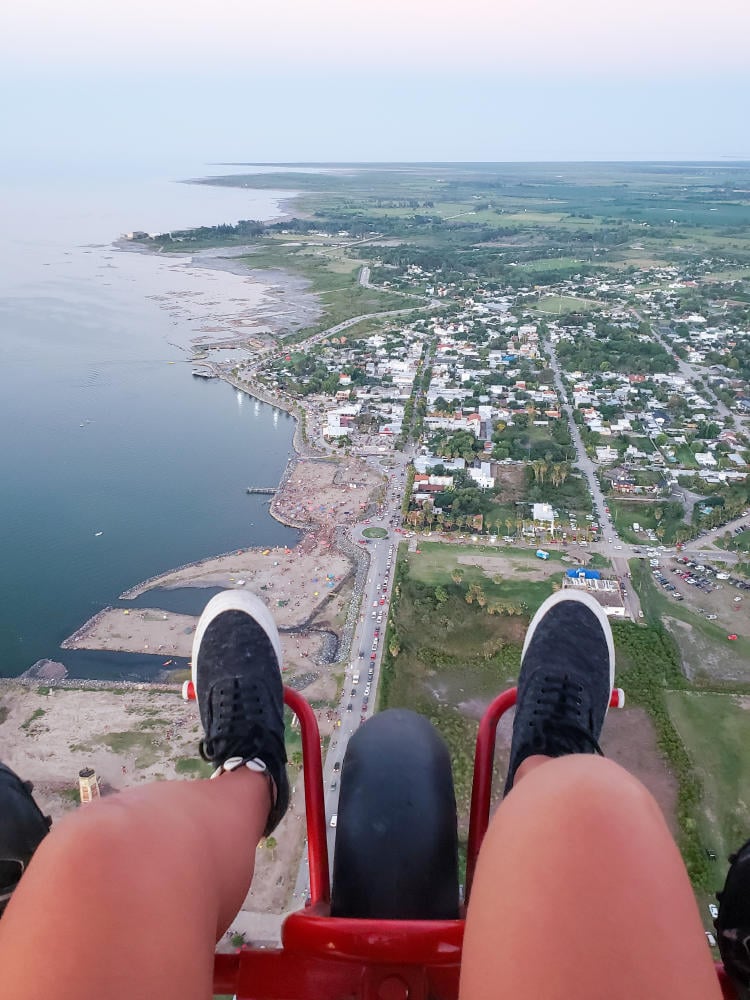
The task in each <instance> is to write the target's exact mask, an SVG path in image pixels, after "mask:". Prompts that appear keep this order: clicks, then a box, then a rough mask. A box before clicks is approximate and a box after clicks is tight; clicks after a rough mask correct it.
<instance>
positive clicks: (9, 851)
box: [0, 764, 52, 916]
mask: <svg viewBox="0 0 750 1000" xmlns="http://www.w3.org/2000/svg"><path fill="white" fill-rule="evenodd" d="M33 787H34V786H33V785H32V784H31V782H30V781H21V779H20V778H19V777H18V775H17V774H16V773H15V772H14V771H11V769H10V768H9V767H7V766H6V765H5V764H0V916H1V915H2V913H3V911H4V910H5V907H6V906H7V905H8V902H9V900H10V897H11V896H12V895H13V892H14V890H15V888H16V886H17V885H18V883H19V882H20V881H21V876H22V875H23V873H24V872H25V871H26V869H27V867H28V864H29V862H30V861H31V858H32V857H33V855H34V851H36V849H37V847H39V845H40V844H41V842H42V841H43V840H44V838H45V837H46V836H47V833H48V832H49V828H50V826H51V825H52V820H51V819H50V817H49V816H45V815H44V814H43V813H42V810H41V809H40V808H39V806H38V805H37V804H36V802H35V801H34V797H33V795H32V794H31V792H32V789H33Z"/></svg>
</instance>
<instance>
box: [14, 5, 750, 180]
mask: <svg viewBox="0 0 750 1000" xmlns="http://www.w3.org/2000/svg"><path fill="white" fill-rule="evenodd" d="M2 8H3V9H2V13H0V87H1V88H2V94H3V98H2V101H1V102H0V135H2V137H3V139H2V144H3V147H4V149H5V156H6V158H8V159H10V160H11V161H13V162H17V163H36V164H40V163H47V164H48V165H54V164H59V165H60V168H61V169H62V168H63V166H65V165H74V164H76V163H77V162H80V161H83V160H92V159H93V160H101V161H103V162H107V161H111V162H120V163H122V164H124V165H127V164H128V163H131V162H132V163H135V162H136V161H138V162H143V161H144V159H147V160H149V161H151V162H153V163H154V164H155V165H156V164H165V165H166V164H176V163H178V162H179V161H180V160H185V161H186V162H187V161H188V160H189V161H190V162H196V161H213V162H222V161H246V162H257V161H264V162H273V161H341V160H345V161H400V160H412V161H413V160H417V161H419V160H433V161H434V160H453V161H457V160H465V161H467V160H468V161H477V160H486V161H493V160H592V159H593V160H634V159H635V160H639V159H680V160H690V159H727V158H728V159H750V135H748V132H747V128H746V122H747V107H748V98H750V58H748V55H747V39H748V38H750V4H748V3H746V2H745V0H714V2H712V4H711V5H710V7H709V6H707V5H705V4H697V3H695V2H693V3H687V4H686V3H685V2H684V0H679V2H677V0H611V2H608V3H603V2H601V0H567V2H566V3H560V2H559V0H523V2H521V0H515V2H514V3H510V2H509V0H461V2H460V3H457V2H452V3H449V2H447V0H378V3H377V4H363V3H356V2H355V0H212V2H211V3H210V4H190V3H186V2H185V0H179V2H178V0H150V2H146V0H129V2H128V3H125V2H124V0H98V2H96V3H95V2H93V0H67V2H66V3H65V4H60V3H59V2H54V3H53V2H52V0H7V2H6V3H5V4H3V5H2Z"/></svg>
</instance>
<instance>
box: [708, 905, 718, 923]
mask: <svg viewBox="0 0 750 1000" xmlns="http://www.w3.org/2000/svg"><path fill="white" fill-rule="evenodd" d="M708 912H709V913H710V914H711V916H712V917H713V918H714V920H716V918H717V917H718V915H719V907H718V906H717V905H716V903H709V904H708Z"/></svg>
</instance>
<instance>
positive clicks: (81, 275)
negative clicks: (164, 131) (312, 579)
mask: <svg viewBox="0 0 750 1000" xmlns="http://www.w3.org/2000/svg"><path fill="white" fill-rule="evenodd" d="M2 170H3V173H1V174H0V197H2V204H3V229H2V233H1V234H0V378H2V393H1V394H0V400H1V402H0V417H1V419H0V566H1V567H2V573H1V574H0V581H1V582H0V676H14V675H17V674H18V673H20V672H21V671H23V670H25V669H26V668H28V667H29V666H30V665H31V664H32V663H34V662H35V661H36V660H38V659H40V658H42V657H49V658H51V659H57V660H61V661H62V662H64V663H65V662H66V653H65V652H64V651H62V650H60V649H59V643H60V642H61V641H62V639H64V638H65V637H66V636H67V635H69V634H70V633H71V632H73V631H75V629H76V628H78V627H79V626H80V625H81V624H82V623H83V622H84V621H85V620H86V619H87V618H88V617H89V616H90V615H92V614H94V613H95V612H96V611H98V610H99V609H100V608H102V607H104V606H105V605H107V604H110V603H113V602H115V601H116V600H117V597H118V595H119V594H120V593H121V592H122V591H123V590H124V589H126V588H128V587H130V586H132V585H134V584H135V583H137V582H138V581H140V580H142V579H144V578H147V577H150V576H152V575H154V574H157V573H160V572H163V571H165V570H167V569H169V568H171V567H174V566H178V565H181V564H183V563H185V562H190V561H192V560H195V559H201V558H204V557H207V556H210V555H215V554H218V553H220V552H225V551H229V550H231V549H235V548H240V547H246V546H249V545H259V544H268V545H273V544H294V542H295V541H296V540H297V534H296V532H294V531H291V530H290V529H287V528H285V527H283V526H281V525H280V524H278V523H277V522H276V521H274V520H273V519H272V518H271V517H270V515H269V513H268V504H267V497H262V496H248V495H247V494H246V493H245V489H246V487H247V486H250V485H260V486H266V485H273V484H275V483H277V482H278V480H279V478H280V476H281V474H282V472H283V470H284V467H285V465H286V462H287V459H288V456H289V455H290V453H291V448H292V443H291V442H292V434H293V429H294V428H293V421H292V419H291V418H290V417H289V416H287V415H286V414H284V413H282V412H281V411H278V410H276V409H274V408H272V407H270V406H267V405H265V404H261V403H259V402H257V401H255V400H253V399H251V398H249V397H247V396H244V395H242V394H241V393H238V392H236V391H235V390H234V389H232V388H231V387H230V386H228V385H226V384H224V383H221V382H218V381H211V382H205V381H201V380H199V379H196V378H194V377H193V376H192V375H191V370H192V366H191V365H190V364H188V363H186V353H185V352H186V348H187V346H188V345H189V343H190V341H191V339H192V338H194V337H196V336H199V335H201V333H204V332H205V331H206V329H207V328H210V329H216V330H218V331H220V330H221V329H223V328H224V327H226V324H227V323H230V324H231V319H232V316H234V315H236V314H237V313H238V312H244V314H245V315H246V316H247V315H251V314H252V309H253V307H254V305H257V304H259V303H260V302H261V301H262V298H263V287H262V286H260V285H258V284H257V283H254V282H252V281H251V280H249V279H247V278H244V277H242V276H238V275H235V274H229V273H223V272H221V271H208V270H202V269H199V268H191V267H190V266H189V264H185V263H184V262H180V261H176V260H174V259H171V258H163V257H157V256H155V255H149V254H139V253H132V252H123V251H120V250H117V249H114V248H113V247H112V241H113V240H116V239H117V238H118V237H119V236H120V234H121V233H122V232H126V231H130V230H134V229H144V230H146V231H149V232H153V231H163V230H165V229H169V228H184V227H187V226H191V225H202V224H208V225H210V224H214V223H218V222H227V221H228V222H234V221H236V220H237V219H240V218H272V217H274V216H277V215H278V214H279V198H280V197H281V194H280V193H278V194H276V193H274V192H268V191H261V192H253V191H250V190H232V189H226V188H214V187H208V186H201V185H187V184H180V183H177V181H178V180H179V178H180V177H194V176H200V175H202V174H208V173H216V172H218V171H217V169H216V168H215V167H205V166H203V167H202V166H201V165H195V164H185V165H184V167H183V166H182V165H180V167H178V168H177V169H175V170H174V172H172V173H167V172H164V173H160V174H156V175H152V174H150V173H149V172H147V171H145V170H143V171H140V172H139V171H137V170H135V169H133V168H129V169H128V170H122V171H119V172H117V173H115V172H112V171H109V172H107V171H103V170H95V169H94V168H91V169H90V170H88V169H85V168H82V169H81V171H79V172H76V173H75V174H71V175H68V176H64V177H61V176H58V175H56V174H55V172H54V171H52V170H41V169H40V170H37V171H31V172H30V171H18V172H17V173H15V174H14V172H13V171H12V169H11V168H9V167H8V166H7V165H6V166H4V167H3V168H2ZM283 196H284V197H288V194H287V193H285V194H284V195H283ZM217 316H218V317H219V320H218V321H217V322H216V323H214V317H217ZM222 324H223V325H224V326H222ZM217 335H220V333H219V334H217ZM68 659H69V661H70V662H68V663H67V665H68V666H69V669H70V671H71V674H72V675H73V676H77V675H79V674H77V673H76V665H75V661H76V659H78V661H79V662H80V663H83V661H84V659H86V658H85V657H78V658H76V657H75V656H69V658H68ZM102 662H104V660H103V661H102ZM92 663H93V665H92ZM117 672H118V671H115V670H113V669H112V668H111V662H109V661H108V665H107V666H106V667H105V666H102V670H101V675H102V676H111V675H113V673H117ZM119 673H120V675H122V674H123V673H125V674H126V673H127V668H126V667H125V668H121V669H119ZM80 675H81V676H96V675H97V667H96V661H95V659H94V660H93V661H92V660H91V657H89V658H88V660H87V665H86V666H85V669H84V668H81V670H80Z"/></svg>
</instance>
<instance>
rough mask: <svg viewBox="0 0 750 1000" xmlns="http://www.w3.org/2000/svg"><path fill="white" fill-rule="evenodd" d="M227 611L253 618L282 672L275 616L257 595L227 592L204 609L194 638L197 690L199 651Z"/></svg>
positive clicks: (213, 599) (193, 666)
mask: <svg viewBox="0 0 750 1000" xmlns="http://www.w3.org/2000/svg"><path fill="white" fill-rule="evenodd" d="M225 611H243V612H244V613H245V614H246V615H249V616H250V617H251V618H253V619H254V620H255V621H256V622H257V623H258V624H259V625H260V627H261V628H262V629H263V631H264V632H265V633H266V635H267V636H268V638H269V639H270V640H271V645H272V646H273V650H274V652H275V653H276V660H277V661H278V664H279V670H281V639H280V638H279V630H278V629H277V628H276V622H275V621H274V620H273V615H272V614H271V612H270V611H269V610H268V608H267V607H266V606H265V604H264V603H263V601H261V599H260V598H259V597H256V596H255V594H250V593H248V592H247V591H246V590H225V591H223V593H221V594H216V595H215V596H214V597H212V598H211V600H210V601H209V602H208V604H207V605H206V606H205V608H204V609H203V613H202V614H201V616H200V618H199V619H198V625H197V627H196V629H195V635H194V636H193V656H192V678H193V687H194V689H195V690H197V684H198V651H199V650H200V647H201V642H202V641H203V636H204V635H205V633H206V629H207V628H208V626H209V625H210V624H211V622H212V621H213V620H214V618H216V617H217V615H220V614H223V612H225Z"/></svg>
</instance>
